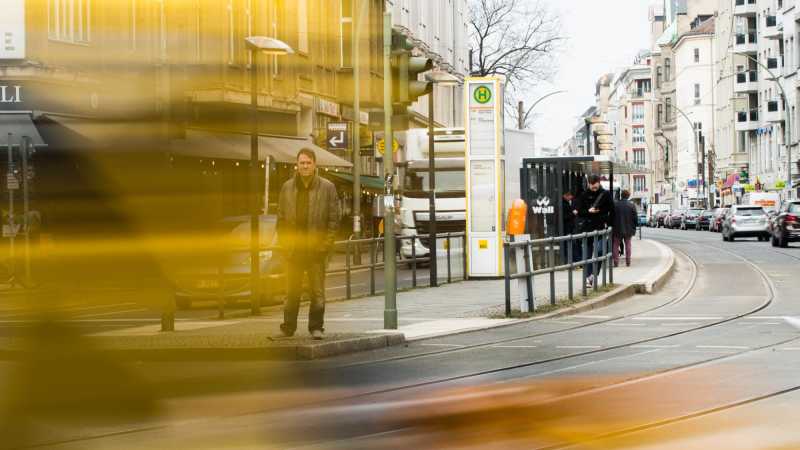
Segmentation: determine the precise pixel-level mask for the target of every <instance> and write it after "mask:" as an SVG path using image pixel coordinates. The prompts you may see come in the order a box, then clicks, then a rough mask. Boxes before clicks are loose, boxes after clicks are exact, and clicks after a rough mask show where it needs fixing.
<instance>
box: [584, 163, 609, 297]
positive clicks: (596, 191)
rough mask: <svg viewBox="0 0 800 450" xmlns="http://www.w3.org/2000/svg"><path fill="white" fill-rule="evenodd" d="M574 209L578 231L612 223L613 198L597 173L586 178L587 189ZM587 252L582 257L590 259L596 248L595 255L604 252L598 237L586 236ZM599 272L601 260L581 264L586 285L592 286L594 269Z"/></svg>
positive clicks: (604, 226) (600, 228) (597, 228)
mask: <svg viewBox="0 0 800 450" xmlns="http://www.w3.org/2000/svg"><path fill="white" fill-rule="evenodd" d="M577 203H578V204H577V205H576V209H577V210H578V219H577V221H576V224H577V227H578V230H577V231H578V232H579V233H589V232H592V231H598V230H604V229H606V227H608V226H609V225H610V224H611V223H612V218H613V212H614V200H613V199H612V198H611V193H610V192H608V191H606V190H605V189H603V187H602V186H601V185H600V177H599V176H597V175H590V176H589V179H588V189H586V190H585V191H584V192H583V193H582V194H581V196H580V197H579V198H578V202H577ZM587 247H588V248H587V251H586V252H587V254H585V255H583V259H584V260H587V259H590V258H591V257H592V255H593V253H592V251H593V249H595V247H596V248H597V256H598V257H600V256H602V255H603V254H605V249H603V246H602V243H601V240H600V239H594V238H593V237H590V238H588V246H587ZM592 266H595V267H596V272H597V273H600V270H601V269H602V268H603V262H602V261H599V262H596V263H594V264H584V265H583V279H584V281H585V283H586V287H593V286H594V283H595V282H596V280H595V279H594V273H595V270H593V267H592Z"/></svg>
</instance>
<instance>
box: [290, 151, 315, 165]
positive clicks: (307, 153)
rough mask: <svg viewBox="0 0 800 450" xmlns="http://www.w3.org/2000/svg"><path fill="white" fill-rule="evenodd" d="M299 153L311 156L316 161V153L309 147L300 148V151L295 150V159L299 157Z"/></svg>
mask: <svg viewBox="0 0 800 450" xmlns="http://www.w3.org/2000/svg"><path fill="white" fill-rule="evenodd" d="M300 155H306V156H308V157H309V158H311V160H312V161H314V162H317V154H316V153H314V150H311V149H310V148H301V149H300V151H299V152H297V159H300ZM295 161H296V160H295Z"/></svg>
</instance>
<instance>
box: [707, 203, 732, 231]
mask: <svg viewBox="0 0 800 450" xmlns="http://www.w3.org/2000/svg"><path fill="white" fill-rule="evenodd" d="M728 209H729V208H717V209H716V210H715V211H714V217H713V218H712V219H711V224H710V225H709V227H708V231H713V232H714V233H719V232H721V231H722V221H723V220H724V219H725V214H727V213H728Z"/></svg>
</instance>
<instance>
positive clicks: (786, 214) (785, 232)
mask: <svg viewBox="0 0 800 450" xmlns="http://www.w3.org/2000/svg"><path fill="white" fill-rule="evenodd" d="M771 237H772V246H773V247H787V246H788V245H789V242H797V241H800V201H796V200H795V201H791V202H784V204H783V205H781V208H780V209H779V210H778V213H777V214H776V215H775V216H774V217H773V218H772V226H771Z"/></svg>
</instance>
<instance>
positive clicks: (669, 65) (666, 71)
mask: <svg viewBox="0 0 800 450" xmlns="http://www.w3.org/2000/svg"><path fill="white" fill-rule="evenodd" d="M671 71H672V62H670V60H669V58H667V59H665V60H664V81H669V80H670V79H671V77H672V75H671Z"/></svg>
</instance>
